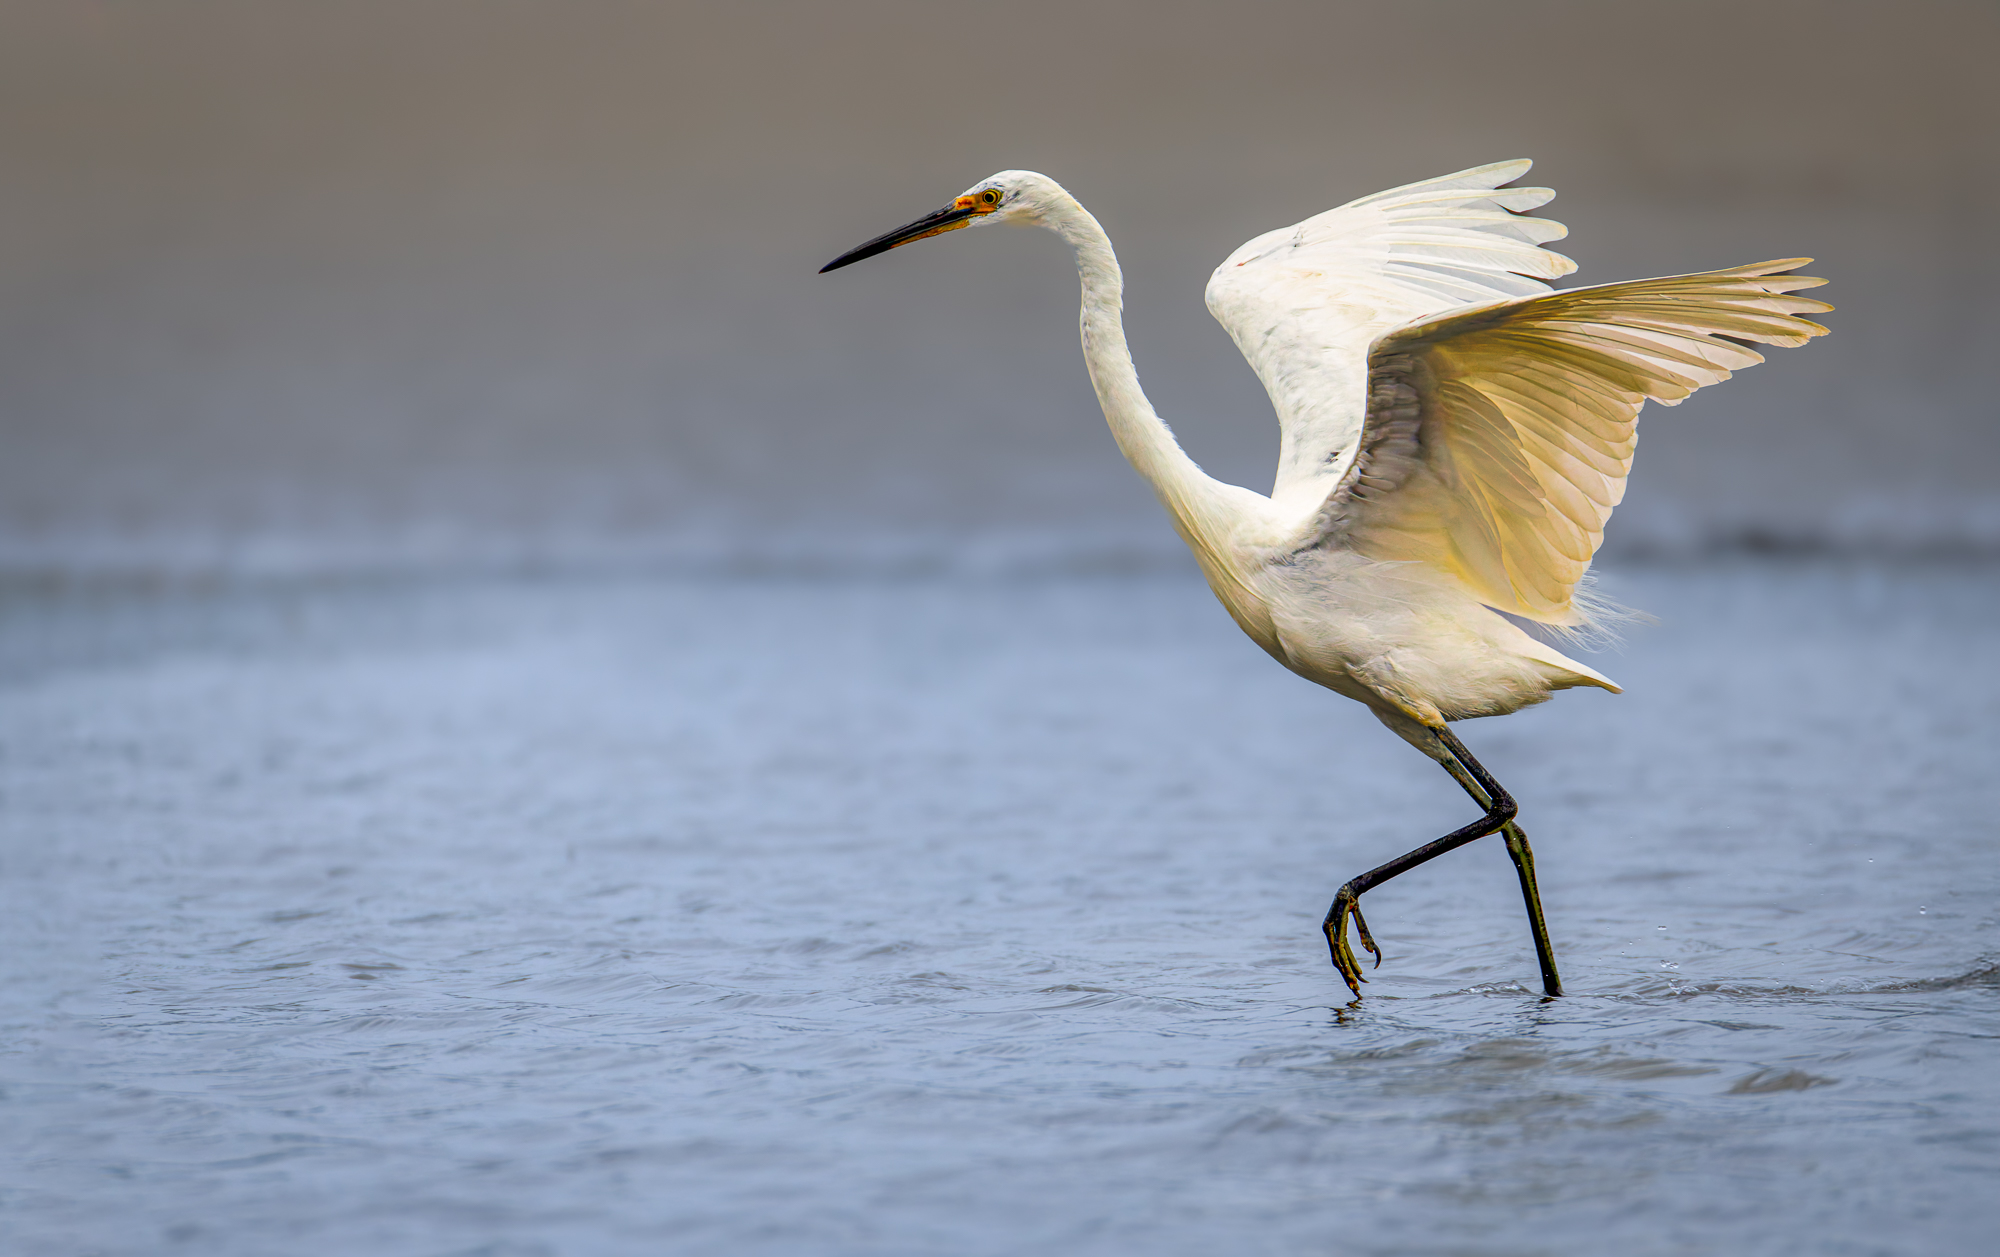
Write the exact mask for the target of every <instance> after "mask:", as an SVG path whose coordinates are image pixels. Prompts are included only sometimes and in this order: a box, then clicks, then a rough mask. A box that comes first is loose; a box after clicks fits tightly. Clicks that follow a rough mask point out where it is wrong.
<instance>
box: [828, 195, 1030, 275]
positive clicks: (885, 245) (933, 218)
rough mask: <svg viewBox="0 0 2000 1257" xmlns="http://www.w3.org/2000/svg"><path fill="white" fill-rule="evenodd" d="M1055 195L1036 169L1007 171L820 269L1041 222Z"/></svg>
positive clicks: (832, 269)
mask: <svg viewBox="0 0 2000 1257" xmlns="http://www.w3.org/2000/svg"><path fill="white" fill-rule="evenodd" d="M1051 192H1054V193H1056V194H1061V193H1062V189H1061V188H1060V187H1058V186H1057V185H1056V181H1055V180H1053V179H1051V178H1049V177H1048V176H1047V175H1038V174H1036V173H1035V172H1034V171H1032V170H1003V171H1001V172H1000V173H999V174H997V175H993V176H992V177H990V178H986V179H981V180H980V181H979V182H978V183H975V184H973V185H972V186H971V187H969V188H967V189H966V190H965V193H964V195H962V196H960V197H959V198H958V199H957V200H955V201H953V202H952V203H951V204H950V205H947V206H945V207H944V208H943V209H941V210H938V211H937V212H936V213H933V214H926V215H924V216H923V217H922V218H919V219H918V220H917V221H915V222H913V223H909V224H906V225H904V226H902V227H898V228H896V230H894V231H892V232H889V233H887V234H886V235H880V236H877V237H875V238H874V239H873V240H870V241H869V242H868V243H867V244H864V245H860V246H858V247H856V248H852V249H849V250H848V251H847V252H845V253H843V254H841V255H840V256H839V257H837V258H835V259H833V261H831V262H828V263H827V264H826V265H825V266H822V267H820V268H819V273H820V274H822V275H824V274H826V273H827V272H828V271H837V270H839V269H840V268H841V267H843V266H852V265H854V264H855V263H856V262H859V261H861V260H862V259H864V258H872V257H874V256H875V255H876V254H878V253H887V252H888V251H889V250H891V249H894V248H897V247H899V246H901V245H906V244H910V243H912V242H913V241H917V240H928V239H929V238H930V237H932V236H938V235H943V234H944V233H945V232H947V231H957V230H958V229H959V228H960V227H972V226H975V225H977V224H980V223H994V222H1014V223H1030V224H1032V223H1039V222H1041V221H1042V211H1043V209H1044V208H1045V206H1046V204H1047V202H1048V197H1049V194H1050V193H1051Z"/></svg>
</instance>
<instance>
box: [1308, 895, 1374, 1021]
mask: <svg viewBox="0 0 2000 1257" xmlns="http://www.w3.org/2000/svg"><path fill="white" fill-rule="evenodd" d="M1349 917H1353V918H1354V929H1355V932H1356V933H1358V934H1360V935H1361V945H1362V946H1363V947H1366V948H1367V949H1368V951H1369V953H1370V954H1371V955H1373V956H1374V957H1375V967H1376V968H1377V969H1380V968H1381V967H1382V949H1381V948H1379V947H1377V946H1375V939H1374V938H1373V937H1372V936H1371V935H1370V934H1369V933H1368V922H1367V921H1365V920H1363V919H1362V917H1361V896H1360V894H1359V893H1358V892H1356V891H1355V889H1354V884H1353V883H1352V882H1350V883H1348V884H1347V885H1345V886H1342V887H1341V888H1340V891H1339V893H1338V894H1336V895H1334V897H1333V906H1332V907H1330V908H1328V909H1327V910H1326V921H1325V922H1324V923H1323V924H1321V926H1320V929H1321V930H1322V931H1323V932H1324V933H1325V934H1326V945H1327V947H1328V949H1329V950H1331V951H1332V953H1333V967H1334V968H1336V969H1338V970H1340V976H1341V977H1342V978H1343V979H1345V980H1346V982H1347V989H1348V990H1350V991H1352V992H1354V996H1355V998H1356V999H1359V998H1360V997H1361V984H1362V983H1363V982H1366V981H1367V980H1368V979H1367V978H1366V977H1363V976H1362V973H1361V962H1360V961H1359V960H1357V959H1356V958H1355V955H1354V949H1353V948H1352V947H1350V946H1348V944H1347V918H1349Z"/></svg>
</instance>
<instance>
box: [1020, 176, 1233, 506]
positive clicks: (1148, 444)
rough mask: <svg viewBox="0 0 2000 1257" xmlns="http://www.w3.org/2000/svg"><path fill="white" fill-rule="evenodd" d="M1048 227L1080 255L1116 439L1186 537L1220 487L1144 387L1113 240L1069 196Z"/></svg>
mask: <svg viewBox="0 0 2000 1257" xmlns="http://www.w3.org/2000/svg"><path fill="white" fill-rule="evenodd" d="M1045 221H1046V223H1047V225H1048V227H1049V228H1050V229H1051V230H1053V231H1054V232H1055V233H1056V234H1057V235H1059V236H1061V237H1062V238H1063V239H1064V240H1065V241H1067V242H1068V243H1069V246H1070V248H1072V249H1074V250H1075V251H1076V271H1077V276H1078V278H1079V279H1081V280H1082V281H1083V313H1082V315H1081V317H1080V320H1079V321H1080V322H1081V324H1082V330H1083V360H1084V363H1085V365H1086V366H1088V367H1089V369H1090V382H1091V383H1092V384H1093V385H1095V386H1096V388H1097V400H1098V404H1100V405H1101V406H1103V407H1104V418H1105V421H1106V422H1107V423H1109V424H1110V425H1111V435H1112V437H1113V438H1115V439H1116V440H1117V442H1118V448H1119V450H1121V451H1122V452H1123V453H1124V455H1125V458H1126V460H1127V461H1129V462H1130V463H1131V464H1132V466H1133V467H1134V468H1136V469H1137V470H1138V472H1139V474H1140V475H1142V476H1144V477H1145V478H1146V480H1147V482H1148V483H1150V484H1151V485H1152V486H1153V492H1154V493H1156V494H1158V495H1159V498H1160V501H1161V503H1162V504H1164V505H1165V506H1166V508H1167V509H1168V510H1169V511H1170V512H1172V513H1173V516H1174V519H1175V522H1176V523H1177V524H1179V525H1180V526H1181V527H1182V529H1183V530H1184V531H1185V530H1186V529H1187V528H1189V527H1192V526H1193V525H1194V524H1195V521H1196V519H1197V518H1198V517H1201V516H1206V515H1207V514H1208V513H1209V512H1207V511H1205V510H1202V509H1201V505H1200V504H1201V503H1202V502H1203V500H1204V499H1208V498H1212V497H1213V493H1212V490H1213V489H1214V488H1215V487H1217V482H1216V481H1215V480H1213V479H1211V478H1210V477H1209V476H1208V475H1207V474H1206V473H1204V472H1203V471H1202V469H1201V468H1200V467H1199V466H1197V465H1196V464H1195V461H1194V460H1193V459H1191V458H1189V457H1188V456H1187V453H1186V452H1185V451H1183V450H1182V449H1181V447H1180V443H1179V442H1178V441H1176V440H1174V434H1173V430H1172V429H1170V428H1169V427H1167V423H1166V420H1164V419H1162V418H1160V416H1159V413H1158V412H1157V411H1155V410H1154V409H1153V403H1151V402H1150V401H1148V400H1146V391H1145V390H1144V389H1142V388H1140V387H1139V372H1138V370H1137V368H1135V367H1134V366H1133V365H1132V351H1131V349H1130V348H1129V347H1128V346H1127V345H1126V343H1125V273H1124V272H1123V271H1121V270H1119V269H1118V255H1117V254H1116V253H1114V252H1112V249H1111V238H1110V237H1109V236H1107V235H1105V234H1104V228H1103V227H1102V226H1100V225H1099V224H1098V221H1097V219H1096V218H1094V217H1092V216H1091V213H1090V211H1089V210H1086V209H1085V208H1083V206H1082V205H1081V204H1080V203H1078V202H1077V200H1076V199H1075V198H1074V197H1071V196H1068V195H1067V194H1065V195H1063V196H1062V197H1061V198H1060V200H1059V201H1058V203H1057V204H1056V205H1055V206H1053V207H1051V209H1050V210H1049V211H1048V212H1047V213H1046V217H1045Z"/></svg>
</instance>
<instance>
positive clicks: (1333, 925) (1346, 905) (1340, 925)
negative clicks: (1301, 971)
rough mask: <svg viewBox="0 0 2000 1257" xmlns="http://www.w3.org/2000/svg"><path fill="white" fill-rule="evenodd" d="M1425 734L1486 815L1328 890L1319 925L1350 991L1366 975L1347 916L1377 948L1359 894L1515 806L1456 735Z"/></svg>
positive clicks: (1502, 818) (1506, 820)
mask: <svg viewBox="0 0 2000 1257" xmlns="http://www.w3.org/2000/svg"><path fill="white" fill-rule="evenodd" d="M1391 727H1392V728H1393V727H1394V726H1391ZM1430 734H1431V736H1432V737H1435V738H1436V739H1437V741H1438V743H1439V745H1440V746H1442V747H1443V748H1444V749H1445V750H1446V751H1448V752H1449V756H1447V757H1441V758H1449V759H1452V760H1455V761H1456V762H1457V763H1458V764H1459V765H1460V766H1462V767H1463V769H1464V770H1465V772H1466V773H1467V774H1468V775H1469V776H1470V777H1471V779H1472V781H1473V782H1474V784H1476V785H1477V786H1479V788H1480V790H1481V792H1482V793H1483V794H1484V796H1485V797H1484V798H1481V797H1480V796H1479V795H1474V796H1473V797H1474V798H1475V799H1477V800H1478V802H1479V805H1480V806H1481V807H1483V808H1485V809H1486V815H1484V816H1482V817H1480V818H1479V819H1478V820H1476V821H1474V822H1472V823H1471V824H1470V825H1467V826H1465V827H1464V828H1463V829H1455V830H1453V831H1452V832H1451V833H1448V834H1446V835H1445V836H1444V837H1442V838H1440V839H1438V840H1437V841H1436V842H1427V843H1425V844H1424V845H1423V846H1421V847H1418V848H1417V849H1416V850H1415V851H1411V852H1408V853H1406V854H1404V855H1399V856H1397V857H1396V858H1395V859H1393V860H1391V861H1389V862H1388V863H1387V864H1384V865H1383V866H1381V867H1380V868H1376V869H1370V870H1369V871H1368V872H1366V873H1363V874H1362V875H1361V876H1359V877H1357V878H1355V879H1354V880H1353V881H1351V882H1349V883H1347V885H1345V886H1342V887H1341V888H1340V890H1339V892H1338V893H1336V894H1335V895H1334V897H1333V906H1332V907H1330V908H1328V909H1327V910H1326V920H1325V921H1324V922H1322V923H1321V925H1320V929H1321V931H1322V932H1323V933H1325V935H1326V945H1327V947H1328V948H1329V949H1331V950H1332V952H1333V967H1334V968H1336V969H1338V970H1340V976H1341V977H1342V978H1344V979H1346V981H1347V989H1348V990H1350V991H1353V992H1354V994H1355V995H1356V996H1359V995H1360V994H1361V984H1362V983H1363V982H1366V981H1367V980H1368V979H1366V978H1364V977H1362V976H1361V965H1360V963H1359V962H1358V961H1356V960H1355V958H1354V949H1353V948H1352V947H1349V946H1348V944H1347V918H1349V917H1353V918H1354V925H1355V928H1356V929H1357V930H1358V931H1359V932H1360V934H1361V945H1362V946H1363V947H1366V948H1367V949H1368V950H1369V951H1370V952H1372V953H1374V956H1375V964H1376V965H1377V967H1380V965H1381V963H1382V952H1381V949H1380V948H1378V947H1376V946H1375V940H1374V939H1372V938H1370V937H1369V936H1368V926H1367V924H1366V923H1365V922H1363V921H1362V919H1361V896H1362V895H1364V894H1366V893H1367V892H1368V891H1370V890H1373V889H1374V888H1375V887H1377V886H1380V885H1381V884H1382V883H1383V882H1386V881H1388V880H1389V879H1390V878H1392V877H1395V876H1396V875H1398V874H1400V873H1407V872H1409V871H1410V870H1411V869H1413V868H1415V867H1417V866H1418V865H1419V864H1423V863H1425V862H1427V861H1430V860H1435V859H1436V858H1437V857H1439V856H1441V855H1443V854H1444V853H1445V852H1447V851H1453V850H1456V849H1458V848H1459V847H1462V846H1464V845H1465V844H1466V843H1468V842H1472V841H1474V840H1475V839H1479V838H1484V837H1485V836H1486V835H1488V834H1491V833H1497V832H1499V830H1500V829H1501V828H1502V827H1504V826H1506V825H1508V824H1510V823H1512V821H1513V819H1514V813H1515V812H1516V811H1518V810H1519V809H1518V808H1517V807H1516V806H1515V803H1514V796H1512V795H1510V794H1508V793H1507V791H1506V790H1505V789H1503V788H1502V787H1501V785H1500V783H1499V782H1497V781H1495V780H1494V779H1493V775H1492V774H1491V773H1489V772H1487V771H1486V769H1485V768H1484V767H1483V766H1481V764H1480V763H1479V761H1478V760H1476V759H1474V758H1472V752H1470V751H1468V750H1466V749H1465V744H1464V743H1463V742H1460V741H1459V740H1458V737H1457V735H1455V734H1453V733H1452V731H1451V730H1449V729H1447V728H1445V727H1444V726H1443V725H1438V726H1436V727H1434V728H1431V729H1430ZM1454 775H1456V774H1454ZM1537 908H1539V903H1537Z"/></svg>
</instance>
